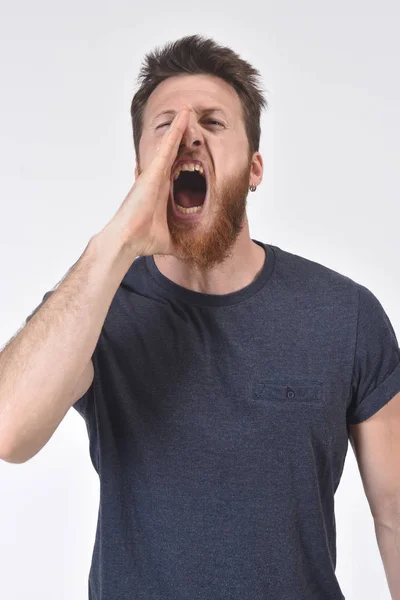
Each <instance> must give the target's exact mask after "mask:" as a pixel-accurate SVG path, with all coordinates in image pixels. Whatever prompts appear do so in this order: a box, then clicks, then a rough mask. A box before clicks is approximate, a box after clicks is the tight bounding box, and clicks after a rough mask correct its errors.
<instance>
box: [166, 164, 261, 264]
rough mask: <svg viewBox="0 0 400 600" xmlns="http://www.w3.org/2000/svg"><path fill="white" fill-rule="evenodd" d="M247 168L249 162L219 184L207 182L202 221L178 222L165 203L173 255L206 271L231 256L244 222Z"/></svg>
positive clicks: (248, 167)
mask: <svg viewBox="0 0 400 600" xmlns="http://www.w3.org/2000/svg"><path fill="white" fill-rule="evenodd" d="M250 169H251V162H250V161H249V163H248V164H247V165H246V166H245V167H243V168H242V169H241V171H239V172H236V173H235V175H233V176H231V177H229V178H227V179H226V180H225V181H224V182H222V183H221V184H220V186H219V187H217V186H216V184H215V180H214V179H212V181H209V186H210V189H209V198H208V202H209V206H207V209H206V210H207V214H206V215H205V217H204V222H203V220H202V219H201V220H200V221H197V222H194V223H190V222H189V221H187V222H177V221H176V219H175V218H174V216H173V214H172V210H171V207H170V206H168V227H169V231H170V235H171V238H172V240H173V242H174V246H175V249H176V250H177V254H176V256H178V257H179V260H181V261H182V262H184V263H185V264H187V265H188V266H189V267H192V268H197V269H199V270H201V271H208V270H210V269H212V268H213V267H215V266H216V265H218V264H220V263H222V262H223V261H225V260H226V259H227V258H229V257H230V256H231V253H232V250H233V246H234V244H235V242H236V240H237V238H238V236H239V234H240V232H241V231H242V229H243V225H244V218H245V213H246V201H247V195H248V189H249V177H250ZM210 179H211V178H210Z"/></svg>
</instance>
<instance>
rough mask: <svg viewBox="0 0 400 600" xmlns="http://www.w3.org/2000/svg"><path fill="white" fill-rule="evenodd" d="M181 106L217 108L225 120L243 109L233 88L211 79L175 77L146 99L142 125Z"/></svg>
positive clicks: (218, 80) (207, 76) (204, 108)
mask: <svg viewBox="0 0 400 600" xmlns="http://www.w3.org/2000/svg"><path fill="white" fill-rule="evenodd" d="M184 104H189V105H190V106H192V107H193V108H194V109H196V110H199V111H201V110H206V109H207V108H210V107H214V108H215V107H218V108H221V109H222V110H224V111H225V112H226V113H227V115H228V116H231V117H234V116H238V115H241V111H242V106H241V102H240V99H239V96H238V95H237V93H236V91H235V90H234V88H233V87H232V86H231V85H230V84H229V83H227V82H226V81H224V80H223V79H221V78H220V77H215V76H213V75H202V74H201V75H186V74H184V75H175V76H173V77H169V78H168V79H165V80H164V81H163V82H161V83H160V84H159V85H158V86H157V87H156V89H155V90H154V91H153V92H152V94H151V95H150V96H149V99H148V101H147V104H146V107H145V110H144V114H143V117H144V121H145V122H146V121H148V120H149V119H153V118H154V117H155V116H156V115H157V114H158V113H159V112H161V111H164V110H173V111H178V110H179V109H180V108H182V106H183V105H184Z"/></svg>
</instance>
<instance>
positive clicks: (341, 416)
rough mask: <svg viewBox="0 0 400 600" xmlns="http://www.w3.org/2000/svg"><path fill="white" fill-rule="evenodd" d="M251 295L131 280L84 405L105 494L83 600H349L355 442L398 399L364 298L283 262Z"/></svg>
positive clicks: (130, 275)
mask: <svg viewBox="0 0 400 600" xmlns="http://www.w3.org/2000/svg"><path fill="white" fill-rule="evenodd" d="M253 241H254V242H255V243H257V244H259V245H260V246H262V247H263V248H264V249H265V252H266V259H265V263H264V267H263V269H262V271H261V272H260V274H259V275H258V277H257V278H256V279H255V280H254V281H253V282H252V283H250V285H248V286H246V287H245V288H243V289H241V290H239V291H237V292H233V293H230V294H224V295H212V294H203V293H199V292H195V291H192V290H188V289H186V288H184V287H182V286H179V285H177V284H175V283H174V282H172V281H171V280H169V279H168V278H166V277H165V276H164V275H162V274H161V272H160V271H159V270H158V268H157V266H156V264H155V262H154V258H153V257H152V256H149V257H138V258H136V259H135V260H134V262H133V263H132V265H131V267H130V268H129V270H128V272H127V273H126V275H125V277H124V279H123V280H122V282H121V284H120V286H119V288H118V290H117V292H116V294H115V296H114V298H113V301H112V304H111V306H110V309H109V311H108V314H107V317H106V320H105V322H104V326H103V328H102V331H101V334H100V338H99V341H98V343H97V346H96V349H95V352H94V354H93V364H94V373H95V374H94V380H93V383H92V385H91V387H90V388H89V390H88V391H87V393H86V394H85V395H84V396H83V397H82V398H81V399H80V400H78V402H76V404H75V405H74V408H75V409H76V410H77V411H78V412H79V413H80V414H81V415H82V416H83V417H84V419H85V422H86V425H87V430H88V435H89V440H90V456H91V459H92V462H93V465H94V468H95V469H96V471H97V473H98V475H99V479H100V506H99V513H98V527H97V533H96V539H95V544H94V550H93V559H92V565H91V569H90V574H89V598H90V600H189V599H190V600H322V599H324V600H342V599H343V598H344V595H343V593H342V591H341V589H340V586H339V583H338V581H337V578H336V576H335V568H336V527H335V514H334V494H335V491H336V489H337V487H338V485H339V481H340V478H341V475H342V471H343V466H344V462H345V457H346V453H347V449H348V425H349V424H350V423H360V422H361V421H364V420H365V419H368V418H369V417H371V416H372V415H373V414H374V413H375V412H377V411H378V410H379V409H380V408H381V407H382V406H384V405H385V404H386V403H387V402H388V401H389V400H390V399H391V398H392V397H393V396H394V395H395V394H396V393H397V392H399V391H400V350H399V345H398V342H397V339H396V335H395V332H394V330H393V327H392V325H391V323H390V321H389V318H388V316H387V314H386V313H385V311H384V309H383V307H382V305H381V304H380V302H379V301H378V299H377V298H376V297H375V296H374V295H373V294H372V293H371V292H370V291H369V290H368V289H367V288H366V287H364V286H363V285H360V284H358V283H356V282H354V281H353V280H351V279H349V278H348V277H346V276H344V275H341V274H340V273H337V272H335V271H333V270H331V269H329V268H327V267H325V266H322V265H320V264H318V263H316V262H313V261H311V260H308V259H306V258H303V257H301V256H297V255H295V254H292V253H289V252H286V251H285V250H282V249H280V248H279V247H277V246H273V245H269V244H263V243H262V242H259V241H257V240H253Z"/></svg>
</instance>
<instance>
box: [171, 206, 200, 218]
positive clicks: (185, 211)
mask: <svg viewBox="0 0 400 600" xmlns="http://www.w3.org/2000/svg"><path fill="white" fill-rule="evenodd" d="M176 208H177V209H178V210H179V212H181V213H183V214H184V215H190V214H193V213H198V212H200V211H201V209H202V206H192V208H185V207H184V206H181V205H180V204H176Z"/></svg>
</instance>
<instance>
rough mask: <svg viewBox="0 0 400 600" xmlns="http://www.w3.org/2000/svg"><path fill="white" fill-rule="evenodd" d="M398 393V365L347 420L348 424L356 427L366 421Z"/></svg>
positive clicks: (399, 390)
mask: <svg viewBox="0 0 400 600" xmlns="http://www.w3.org/2000/svg"><path fill="white" fill-rule="evenodd" d="M398 392H400V363H399V364H398V365H397V367H395V369H394V371H392V372H391V374H390V375H389V376H388V377H387V378H386V379H385V381H383V382H382V383H381V384H380V385H379V386H378V387H377V388H375V389H374V390H373V391H372V392H371V393H370V394H368V396H367V397H366V398H364V400H363V401H362V402H361V403H360V405H359V406H358V409H357V411H356V412H355V413H354V414H353V415H352V417H351V418H349V419H348V420H347V422H348V424H349V425H357V424H358V423H361V422H362V421H366V420H367V419H369V418H370V417H372V416H373V415H374V414H375V413H376V412H378V410H380V409H381V408H383V407H384V406H385V404H387V403H388V402H389V401H390V400H391V399H392V398H393V396H395V395H396V394H397V393H398Z"/></svg>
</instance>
